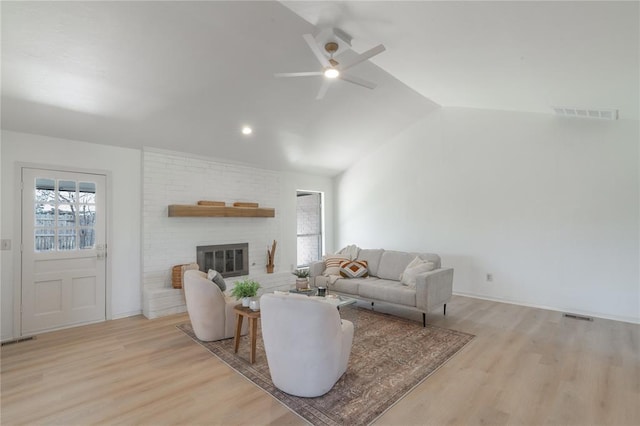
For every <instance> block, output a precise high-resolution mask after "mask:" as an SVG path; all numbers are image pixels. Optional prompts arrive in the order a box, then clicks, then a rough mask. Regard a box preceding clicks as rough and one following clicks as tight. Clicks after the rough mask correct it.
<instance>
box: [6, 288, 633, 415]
mask: <svg viewBox="0 0 640 426" xmlns="http://www.w3.org/2000/svg"><path fill="white" fill-rule="evenodd" d="M376 310H381V311H384V308H382V307H376ZM387 311H389V310H388V309H387ZM396 313H399V312H396ZM402 314H403V315H405V316H408V317H410V318H412V319H414V320H415V321H416V322H421V321H422V318H421V315H420V314H415V313H411V312H406V311H405V312H402ZM187 320H188V317H187V316H186V315H176V316H172V317H165V318H160V319H156V320H147V319H145V318H143V317H141V316H138V317H131V318H125V319H120V320H115V321H109V322H105V323H101V324H94V325H89V326H83V327H77V328H73V329H68V330H62V331H57V332H52V333H47V334H43V335H40V336H37V339H36V340H33V341H26V342H21V343H16V344H10V345H6V346H3V347H2V352H1V362H2V364H1V370H0V371H1V372H0V381H1V406H0V408H1V411H0V423H1V424H2V425H17V424H64V425H88V424H141V425H172V424H176V425H177V424H180V425H191V424H207V425H261V424H275V425H288V424H296V425H297V424H304V423H305V422H304V421H303V420H301V419H300V418H299V417H297V416H296V415H295V414H293V413H292V412H291V411H289V410H288V409H287V408H285V407H284V406H282V405H281V404H280V403H278V402H277V401H276V400H274V399H273V398H272V397H271V396H269V395H268V394H267V393H265V392H263V391H262V390H260V389H259V388H257V387H256V386H254V385H253V384H252V383H251V382H249V381H247V380H246V379H244V378H243V377H242V376H240V375H238V374H237V373H235V372H234V371H233V370H231V369H230V368H229V367H227V366H226V365H224V364H223V363H222V362H220V361H219V360H218V359H217V358H215V357H214V356H212V355H211V354H209V353H208V352H207V351H206V350H205V349H204V348H202V347H201V346H199V345H197V344H195V343H194V342H193V341H192V340H191V339H189V338H188V337H187V336H185V335H184V334H183V333H182V332H180V331H179V330H177V329H176V328H175V324H178V323H181V322H184V321H187ZM427 321H428V322H429V323H430V324H433V325H437V326H442V327H446V328H452V329H456V330H460V331H465V332H468V333H472V334H475V335H476V336H477V337H476V339H474V340H473V341H472V342H471V343H470V344H469V345H468V346H467V347H466V348H465V349H463V350H462V351H461V352H460V353H459V354H457V355H456V356H455V357H454V358H453V359H451V360H450V361H449V362H448V363H447V364H445V365H444V366H443V367H442V368H440V369H439V370H438V371H437V372H435V373H434V374H433V375H432V376H431V377H429V378H428V379H427V380H425V381H424V382H423V383H422V384H420V385H419V386H418V387H417V388H416V389H414V390H413V391H412V392H411V393H410V394H409V395H408V396H406V397H405V398H404V399H402V400H401V401H400V402H399V403H398V404H396V405H395V406H393V407H392V408H391V409H390V410H389V411H387V412H386V413H385V414H384V415H383V416H382V417H380V418H379V419H378V421H377V422H376V424H379V425H427V424H429V425H449V424H452V425H455V424H460V425H476V424H495V425H501V424H510V425H542V424H558V425H560V424H562V425H588V424H598V425H600V424H601V425H640V348H639V344H640V343H639V342H640V326H639V325H634V324H627V323H622V322H616V321H609V320H602V319H598V318H596V319H595V321H593V322H587V321H580V320H575V319H568V318H563V317H562V316H561V314H560V313H558V312H553V311H545V310H541V309H535V308H527V307H522V306H516V305H509V304H504V303H496V302H490V301H485V300H478V299H471V298H466V297H461V296H454V298H453V300H452V301H451V302H450V303H449V304H448V305H447V316H446V317H445V316H442V312H434V313H432V314H430V315H428V316H427ZM356 332H357V331H356Z"/></svg>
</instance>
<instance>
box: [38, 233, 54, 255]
mask: <svg viewBox="0 0 640 426" xmlns="http://www.w3.org/2000/svg"><path fill="white" fill-rule="evenodd" d="M35 238H36V240H35V248H36V251H49V250H55V248H56V245H55V241H56V230H55V229H54V228H36V229H35Z"/></svg>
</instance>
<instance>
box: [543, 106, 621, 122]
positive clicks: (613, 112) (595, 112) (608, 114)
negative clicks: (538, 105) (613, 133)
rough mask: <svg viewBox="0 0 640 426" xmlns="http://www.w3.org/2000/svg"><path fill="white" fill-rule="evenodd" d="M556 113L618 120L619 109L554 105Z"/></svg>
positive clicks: (564, 115) (566, 115)
mask: <svg viewBox="0 0 640 426" xmlns="http://www.w3.org/2000/svg"><path fill="white" fill-rule="evenodd" d="M552 108H553V111H554V112H555V113H556V115H561V116H563V117H577V118H598V119H600V120H617V119H618V110H617V109H591V108H572V107H552Z"/></svg>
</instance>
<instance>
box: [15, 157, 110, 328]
mask: <svg viewBox="0 0 640 426" xmlns="http://www.w3.org/2000/svg"><path fill="white" fill-rule="evenodd" d="M105 191H106V178H105V176H104V175H100V174H89V173H75V172H66V171H58V170H43V169H33V168H26V167H25V168H23V169H22V306H21V312H22V314H21V319H22V321H21V335H23V336H24V335H29V334H35V333H37V332H41V331H47V330H54V329H59V328H64V327H69V326H72V325H79V324H85V323H90V322H97V321H104V320H105V319H106V316H105V315H106V314H105V312H106V262H105V257H106V226H107V225H106V224H107V221H106V211H107V209H106V205H105V203H106V196H105Z"/></svg>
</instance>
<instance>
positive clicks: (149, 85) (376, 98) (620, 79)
mask: <svg viewBox="0 0 640 426" xmlns="http://www.w3.org/2000/svg"><path fill="white" fill-rule="evenodd" d="M638 5H639V3H638V2H588V1H587V2H455V1H451V2H395V1H394V2H384V1H380V2H378V1H374V2H365V1H362V2H331V1H318V2H282V3H280V2H270V1H260V2H219V1H212V2H180V1H175V2H171V1H167V2H29V1H20V2H8V1H3V2H2V3H1V12H2V58H1V59H2V110H1V112H2V128H3V129H8V130H15V131H22V132H28V133H36V134H45V135H50V136H55V137H62V138H68V139H75V140H81V141H87V142H94V143H102V144H111V145H118V146H126V147H133V148H141V147H143V146H150V147H156V148H163V149H170V150H178V151H184V152H188V153H191V154H195V155H204V156H208V157H215V158H220V159H225V160H228V161H233V162H242V163H248V164H253V165H257V166H260V167H266V168H270V169H277V170H292V171H304V172H309V173H317V174H324V175H329V176H331V175H335V174H337V173H339V172H340V171H342V170H344V169H345V168H347V167H349V165H350V164H352V163H353V161H355V160H357V158H359V157H360V156H361V155H362V153H364V152H367V151H369V150H372V149H375V148H376V147H377V146H378V145H380V144H382V143H384V142H385V141H387V140H388V139H389V138H390V137H391V136H393V135H395V134H397V133H399V132H401V131H403V130H404V129H406V128H407V127H409V126H411V125H412V124H413V123H415V122H417V121H418V120H420V119H421V118H423V117H425V116H426V115H427V114H429V113H430V112H432V111H433V110H435V109H437V108H438V107H439V106H445V107H448V106H460V107H471V108H487V109H497V110H510V111H526V112H534V113H544V114H551V113H552V112H553V111H552V109H551V107H552V106H573V107H586V108H611V109H619V111H620V118H621V119H633V120H638V115H639V114H640V111H639V107H638V102H639V101H638V99H639V98H638V93H639V91H640V85H639V53H638V52H639V51H640V47H639V38H640V36H639V18H638V16H639V7H638ZM329 27H336V28H339V29H341V30H343V31H344V32H346V33H348V34H349V35H350V36H351V37H353V41H352V48H353V51H347V52H346V53H345V55H347V56H348V55H353V54H355V53H354V52H362V51H364V50H366V49H368V48H370V47H373V46H374V45H377V44H379V43H384V45H385V46H386V48H387V50H386V51H385V52H384V53H382V54H380V55H377V56H375V57H374V58H372V59H371V61H368V62H365V63H362V64H360V65H358V66H356V67H354V68H352V69H351V70H350V73H351V74H353V75H356V76H357V77H361V78H365V79H367V80H370V81H373V82H375V83H377V85H378V87H377V88H376V89H375V90H368V89H365V88H362V87H359V86H356V85H352V84H348V83H345V82H343V81H335V82H332V83H331V87H330V89H329V91H328V92H327V94H326V96H325V97H324V99H322V100H319V101H318V100H316V99H315V96H316V94H317V92H318V89H319V87H320V85H321V83H322V77H304V78H289V79H279V78H274V73H278V72H290V71H313V70H317V69H318V68H319V66H318V61H317V60H316V58H315V57H314V56H313V54H312V53H311V51H310V49H309V48H308V46H307V45H306V43H305V42H304V40H303V38H302V35H303V34H306V33H311V34H317V33H318V32H319V31H320V30H322V29H324V28H329ZM244 124H249V125H251V126H252V127H253V129H254V133H253V134H252V135H250V136H248V137H247V136H243V135H242V134H241V133H240V128H241V126H242V125H244Z"/></svg>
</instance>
